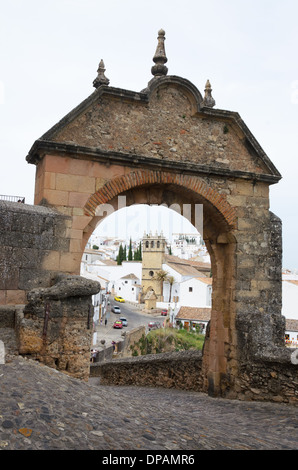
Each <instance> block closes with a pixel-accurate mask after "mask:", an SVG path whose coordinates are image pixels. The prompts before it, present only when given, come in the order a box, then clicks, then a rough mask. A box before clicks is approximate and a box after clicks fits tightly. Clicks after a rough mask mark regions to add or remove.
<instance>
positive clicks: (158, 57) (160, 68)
mask: <svg viewBox="0 0 298 470" xmlns="http://www.w3.org/2000/svg"><path fill="white" fill-rule="evenodd" d="M165 34H166V33H165V31H164V30H163V29H160V30H159V31H158V38H157V40H158V43H157V48H156V51H155V55H154V57H153V62H154V63H155V65H153V66H152V68H151V73H152V75H154V77H160V76H162V75H167V73H168V68H167V67H166V66H165V65H164V64H165V63H166V62H167V61H168V59H167V57H166V52H165Z"/></svg>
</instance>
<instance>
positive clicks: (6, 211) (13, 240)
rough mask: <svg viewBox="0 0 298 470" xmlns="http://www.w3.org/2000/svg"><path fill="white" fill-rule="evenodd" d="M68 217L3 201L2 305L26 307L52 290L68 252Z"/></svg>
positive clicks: (0, 214) (0, 232) (0, 250)
mask: <svg viewBox="0 0 298 470" xmlns="http://www.w3.org/2000/svg"><path fill="white" fill-rule="evenodd" d="M68 223H69V219H68V217H66V216H64V215H62V214H59V213H57V211H55V210H52V209H50V208H47V207H42V206H30V205H27V204H21V203H14V202H6V201H0V273H1V276H0V305H5V304H12V305H13V304H25V303H26V302H27V299H26V293H27V292H28V291H30V290H31V289H33V288H36V287H39V286H42V287H49V286H50V285H51V283H52V281H53V279H54V277H55V276H56V274H57V272H59V259H60V256H62V254H63V253H65V252H68V250H69V239H68V237H67V227H68Z"/></svg>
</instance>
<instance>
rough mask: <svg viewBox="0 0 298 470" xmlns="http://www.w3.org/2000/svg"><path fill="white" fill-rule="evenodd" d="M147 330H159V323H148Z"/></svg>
mask: <svg viewBox="0 0 298 470" xmlns="http://www.w3.org/2000/svg"><path fill="white" fill-rule="evenodd" d="M148 328H149V331H151V330H157V329H158V328H160V323H159V321H150V322H149V323H148Z"/></svg>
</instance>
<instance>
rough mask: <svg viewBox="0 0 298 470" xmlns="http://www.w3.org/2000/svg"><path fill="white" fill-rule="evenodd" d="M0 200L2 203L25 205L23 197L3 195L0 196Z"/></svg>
mask: <svg viewBox="0 0 298 470" xmlns="http://www.w3.org/2000/svg"><path fill="white" fill-rule="evenodd" d="M0 199H1V200H2V201H9V202H21V203H23V204H25V198H24V197H23V196H5V195H3V194H0Z"/></svg>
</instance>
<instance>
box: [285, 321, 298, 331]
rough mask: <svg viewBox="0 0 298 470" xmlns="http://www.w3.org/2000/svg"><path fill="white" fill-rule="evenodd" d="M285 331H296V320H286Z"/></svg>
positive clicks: (297, 328) (297, 323)
mask: <svg viewBox="0 0 298 470" xmlns="http://www.w3.org/2000/svg"><path fill="white" fill-rule="evenodd" d="M286 330H287V331H298V320H289V319H286Z"/></svg>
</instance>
